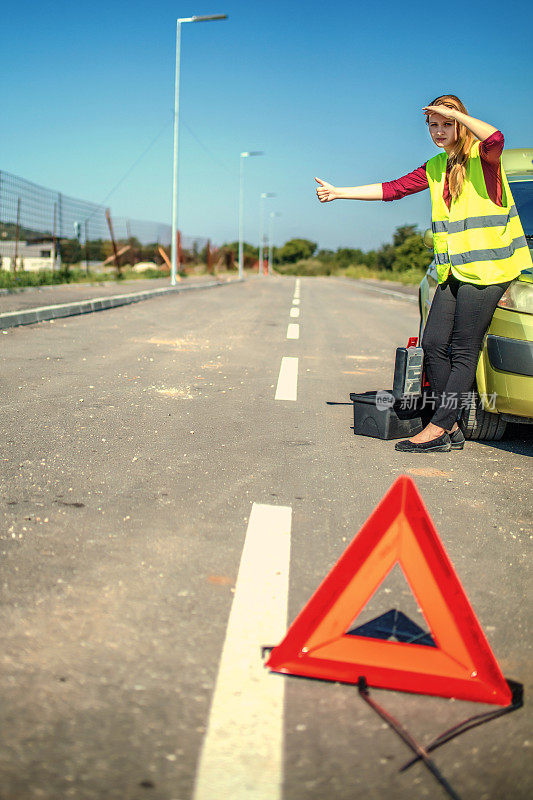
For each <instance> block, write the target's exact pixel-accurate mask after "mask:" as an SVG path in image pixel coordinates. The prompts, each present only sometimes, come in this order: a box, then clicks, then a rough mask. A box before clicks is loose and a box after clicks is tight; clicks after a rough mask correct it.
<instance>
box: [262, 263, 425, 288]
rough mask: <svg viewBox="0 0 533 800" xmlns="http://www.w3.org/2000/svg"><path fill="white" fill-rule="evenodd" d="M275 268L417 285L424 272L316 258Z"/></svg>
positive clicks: (299, 272)
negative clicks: (338, 263)
mask: <svg viewBox="0 0 533 800" xmlns="http://www.w3.org/2000/svg"><path fill="white" fill-rule="evenodd" d="M275 268H276V271H277V272H279V273H281V274H282V275H307V276H311V277H317V276H319V275H334V276H336V277H342V278H353V279H360V278H373V279H374V280H380V281H395V282H397V283H403V284H405V285H417V284H418V283H420V281H421V280H422V278H423V277H424V274H425V270H424V271H422V270H419V269H409V270H404V271H400V270H394V269H391V270H383V269H376V268H372V267H367V266H366V264H350V265H349V266H347V267H339V266H337V265H336V264H334V263H327V262H324V261H321V260H320V259H318V258H306V259H302V260H301V261H297V262H296V263H295V264H276V266H275Z"/></svg>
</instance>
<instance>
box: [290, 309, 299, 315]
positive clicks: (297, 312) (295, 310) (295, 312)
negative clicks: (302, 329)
mask: <svg viewBox="0 0 533 800" xmlns="http://www.w3.org/2000/svg"><path fill="white" fill-rule="evenodd" d="M299 316H300V309H299V308H294V307H293V308H291V317H299Z"/></svg>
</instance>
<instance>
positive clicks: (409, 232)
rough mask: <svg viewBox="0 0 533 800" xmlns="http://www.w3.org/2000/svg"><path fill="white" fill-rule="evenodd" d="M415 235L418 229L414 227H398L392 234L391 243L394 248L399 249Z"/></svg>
mask: <svg viewBox="0 0 533 800" xmlns="http://www.w3.org/2000/svg"><path fill="white" fill-rule="evenodd" d="M417 233H418V228H417V226H416V225H400V227H399V228H396V230H395V231H394V233H393V234H392V243H393V245H394V247H399V246H400V245H401V244H403V243H404V242H405V240H406V239H409V238H410V237H411V236H415V234H417Z"/></svg>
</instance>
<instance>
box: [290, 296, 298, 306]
mask: <svg viewBox="0 0 533 800" xmlns="http://www.w3.org/2000/svg"><path fill="white" fill-rule="evenodd" d="M292 304H293V306H299V305H300V300H299V298H298V297H294V298H293V300H292Z"/></svg>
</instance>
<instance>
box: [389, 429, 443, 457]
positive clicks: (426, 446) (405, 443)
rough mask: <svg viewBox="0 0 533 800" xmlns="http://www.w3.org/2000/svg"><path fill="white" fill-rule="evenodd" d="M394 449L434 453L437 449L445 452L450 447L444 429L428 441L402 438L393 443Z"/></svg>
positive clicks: (403, 451)
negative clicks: (412, 440)
mask: <svg viewBox="0 0 533 800" xmlns="http://www.w3.org/2000/svg"><path fill="white" fill-rule="evenodd" d="M394 449H395V450H401V452H402V453H434V452H437V451H440V452H443V453H447V452H448V450H451V449H452V443H451V441H450V436H449V434H448V433H447V432H446V431H444V433H443V434H441V435H440V436H437V438H436V439H432V440H431V441H430V442H420V443H418V444H417V443H416V442H410V441H409V439H403V440H402V441H401V442H398V443H397V444H395V445H394Z"/></svg>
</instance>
